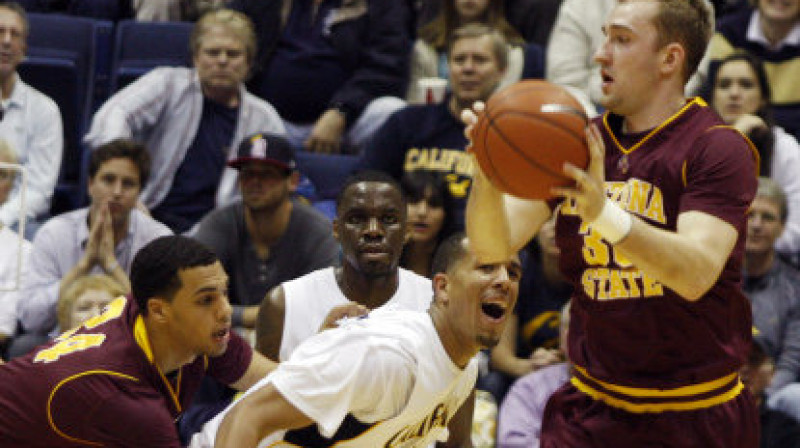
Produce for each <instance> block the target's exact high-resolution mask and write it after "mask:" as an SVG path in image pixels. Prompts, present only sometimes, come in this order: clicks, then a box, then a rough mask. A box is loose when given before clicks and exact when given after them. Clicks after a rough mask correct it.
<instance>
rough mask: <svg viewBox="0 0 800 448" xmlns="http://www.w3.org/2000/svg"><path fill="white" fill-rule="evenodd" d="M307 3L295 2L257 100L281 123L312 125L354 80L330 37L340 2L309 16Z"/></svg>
mask: <svg viewBox="0 0 800 448" xmlns="http://www.w3.org/2000/svg"><path fill="white" fill-rule="evenodd" d="M312 3H313V2H312V1H311V0H295V1H293V2H292V10H291V12H290V13H289V17H288V20H287V22H286V26H285V28H284V29H283V33H282V35H281V38H280V39H279V40H278V45H277V48H276V49H275V53H274V54H273V56H272V58H271V60H270V63H269V66H268V67H267V70H266V74H265V75H264V76H262V77H261V83H260V84H259V85H257V86H255V89H256V94H257V95H258V96H260V97H262V98H264V99H266V100H267V101H268V102H269V103H270V104H272V105H273V106H274V107H275V108H276V109H277V110H278V112H279V113H280V114H281V117H283V118H284V119H285V120H287V121H290V122H295V123H311V122H314V121H316V119H317V118H318V117H319V116H320V115H322V113H323V112H325V110H326V109H327V108H328V103H329V102H330V101H331V98H332V97H333V95H334V94H335V93H336V91H337V90H339V89H340V88H341V86H342V85H343V84H345V83H346V82H347V81H348V79H350V77H351V76H352V71H351V70H349V69H348V68H346V67H345V66H344V64H342V62H341V60H340V56H339V53H338V51H337V50H336V48H334V46H333V45H332V43H331V41H330V39H329V36H330V28H329V25H328V23H329V20H330V17H331V15H332V13H333V12H334V10H335V9H336V8H337V7H338V6H339V4H340V3H341V1H340V0H333V1H323V2H322V3H321V4H320V5H319V6H318V9H317V12H316V16H313V14H314V12H313V6H312Z"/></svg>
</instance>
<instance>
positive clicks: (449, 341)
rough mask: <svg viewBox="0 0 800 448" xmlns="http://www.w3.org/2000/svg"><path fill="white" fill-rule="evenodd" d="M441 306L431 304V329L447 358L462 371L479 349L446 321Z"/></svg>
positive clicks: (450, 322) (429, 312) (429, 311)
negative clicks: (433, 329)
mask: <svg viewBox="0 0 800 448" xmlns="http://www.w3.org/2000/svg"><path fill="white" fill-rule="evenodd" d="M435 300H436V299H435V298H434V301H435ZM442 306H443V305H438V304H436V303H435V302H434V303H433V304H431V307H430V309H429V310H428V314H430V316H431V320H432V321H433V327H434V328H435V329H436V333H437V334H438V335H439V340H440V341H441V342H442V346H443V347H444V351H445V352H447V356H449V357H450V360H451V361H453V364H455V365H456V366H458V368H459V369H463V368H465V367H466V366H467V364H468V363H469V360H470V359H472V357H473V356H475V355H476V354H477V353H478V351H480V348H479V347H478V346H477V345H476V344H471V343H470V342H471V341H469V338H465V337H463V335H461V334H460V333H459V332H458V331H457V328H455V326H454V325H453V322H452V321H450V320H448V319H447V316H446V313H445V311H444V310H443V309H442Z"/></svg>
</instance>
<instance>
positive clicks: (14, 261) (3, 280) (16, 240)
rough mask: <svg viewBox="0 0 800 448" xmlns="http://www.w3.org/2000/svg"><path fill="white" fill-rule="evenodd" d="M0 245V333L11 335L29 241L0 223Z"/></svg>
mask: <svg viewBox="0 0 800 448" xmlns="http://www.w3.org/2000/svg"><path fill="white" fill-rule="evenodd" d="M0 247H2V248H3V249H2V250H0V333H3V334H6V335H9V336H13V335H14V332H15V331H16V329H17V301H18V300H19V298H20V289H21V287H22V280H23V277H24V275H25V264H26V263H27V261H28V260H29V259H30V253H31V243H30V242H29V241H26V240H24V239H22V237H20V236H19V235H18V234H16V233H15V232H13V231H11V230H9V229H8V228H7V227H5V226H3V225H2V224H0ZM20 251H21V255H22V256H21V257H20ZM20 263H22V266H20Z"/></svg>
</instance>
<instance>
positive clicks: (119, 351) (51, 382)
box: [0, 298, 252, 448]
mask: <svg viewBox="0 0 800 448" xmlns="http://www.w3.org/2000/svg"><path fill="white" fill-rule="evenodd" d="M251 358H252V351H251V350H250V347H249V346H248V345H247V344H246V343H245V342H244V341H243V340H242V339H241V338H240V337H238V336H237V335H236V334H235V333H232V334H231V339H230V342H229V344H228V348H227V350H226V351H225V353H224V354H223V355H222V356H219V357H217V358H206V357H198V358H197V359H196V360H195V361H194V362H193V363H191V364H187V365H185V366H183V367H182V368H181V369H179V370H178V372H175V373H174V374H171V375H170V374H168V376H163V375H162V374H161V373H160V372H159V370H158V369H157V368H156V367H155V365H154V364H153V363H152V351H151V349H150V346H149V341H148V339H147V334H146V332H145V329H144V321H143V320H142V317H141V316H140V315H139V313H138V309H137V306H136V301H135V300H132V299H128V300H126V299H125V298H119V299H117V300H115V301H113V302H111V303H110V304H109V305H108V307H107V308H106V310H105V311H104V313H103V314H102V315H100V316H97V317H95V318H92V319H89V320H87V321H86V322H85V323H84V324H83V326H81V327H80V328H79V329H77V330H76V331H70V332H67V333H64V334H63V335H61V336H60V337H59V338H58V339H56V340H55V341H53V342H51V343H49V344H46V345H43V346H41V347H39V348H37V349H36V350H34V351H33V352H32V353H31V354H29V355H27V356H25V357H22V358H17V359H14V360H12V361H11V362H9V363H8V364H6V365H3V366H0V446H3V447H50V448H54V447H73V446H105V447H134V446H136V447H145V446H146V447H180V446H181V445H180V441H179V440H178V434H177V430H176V429H175V423H174V422H175V420H176V419H177V418H178V416H179V415H180V413H181V412H182V411H183V410H184V409H185V408H186V406H187V405H188V404H189V401H190V400H191V398H192V396H194V394H195V392H196V391H197V388H198V387H199V385H200V382H201V380H202V378H203V376H204V375H206V374H209V375H212V376H214V377H215V378H217V379H218V380H220V381H222V382H224V383H227V384H230V383H233V382H235V381H236V380H238V379H239V378H241V376H242V375H243V374H244V372H245V370H246V369H247V367H248V366H249V364H250V360H251Z"/></svg>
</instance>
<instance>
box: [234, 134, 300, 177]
mask: <svg viewBox="0 0 800 448" xmlns="http://www.w3.org/2000/svg"><path fill="white" fill-rule="evenodd" d="M247 162H259V163H266V164H269V165H274V166H277V167H278V168H282V169H284V170H286V171H287V172H292V171H294V170H295V168H296V167H297V162H296V161H295V158H294V149H292V144H291V143H289V141H288V140H286V139H285V138H283V137H281V136H278V135H275V134H267V133H258V134H253V135H251V136H249V137H246V138H245V139H243V140H242V143H240V144H239V151H238V153H237V154H236V158H235V159H231V160H229V161H228V166H229V167H231V168H236V169H239V168H241V166H242V164H244V163H247Z"/></svg>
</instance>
